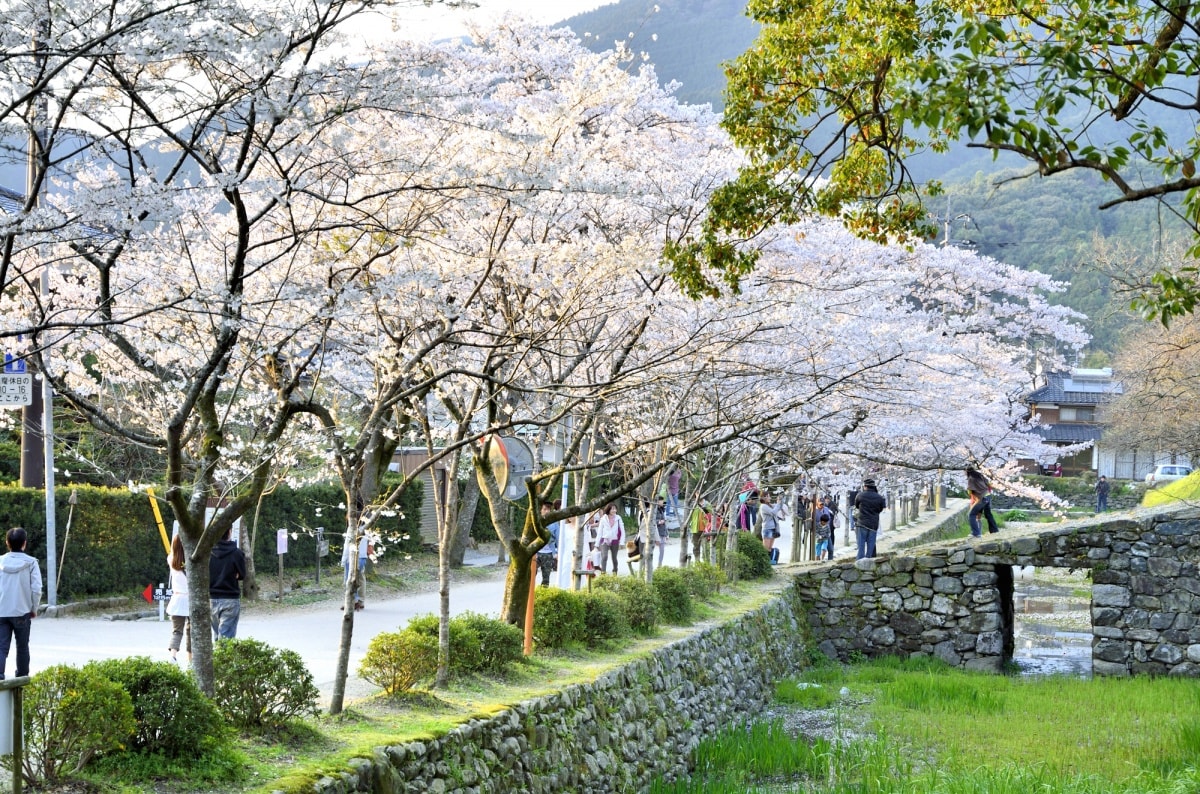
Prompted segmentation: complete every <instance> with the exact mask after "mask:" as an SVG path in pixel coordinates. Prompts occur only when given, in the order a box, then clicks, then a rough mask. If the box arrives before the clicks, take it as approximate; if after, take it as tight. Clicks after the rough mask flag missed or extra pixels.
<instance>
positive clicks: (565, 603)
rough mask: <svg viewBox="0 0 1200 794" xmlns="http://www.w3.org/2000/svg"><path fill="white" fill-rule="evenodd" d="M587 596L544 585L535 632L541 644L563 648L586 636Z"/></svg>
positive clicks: (535, 610)
mask: <svg viewBox="0 0 1200 794" xmlns="http://www.w3.org/2000/svg"><path fill="white" fill-rule="evenodd" d="M584 615H585V607H584V604H583V597H582V596H581V595H579V593H576V592H574V591H572V590H559V589H557V588H547V587H544V588H541V589H539V590H538V591H537V600H536V602H535V603H534V607H533V636H534V639H536V640H537V643H538V645H544V646H546V647H547V648H562V647H563V646H565V645H567V644H569V643H572V642H581V641H583V640H584V639H586V632H587V626H586V623H585V618H584Z"/></svg>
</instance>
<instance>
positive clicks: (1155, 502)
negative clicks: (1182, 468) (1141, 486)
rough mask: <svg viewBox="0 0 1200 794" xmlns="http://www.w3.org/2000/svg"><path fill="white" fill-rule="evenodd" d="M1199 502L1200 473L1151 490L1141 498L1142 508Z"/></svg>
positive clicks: (1194, 473)
mask: <svg viewBox="0 0 1200 794" xmlns="http://www.w3.org/2000/svg"><path fill="white" fill-rule="evenodd" d="M1196 500H1200V471H1196V472H1193V473H1192V474H1189V475H1188V476H1187V477H1184V478H1183V479H1182V480H1176V481H1175V482H1169V483H1167V484H1166V485H1163V486H1161V487H1159V488H1151V489H1150V490H1148V491H1146V495H1145V496H1143V497H1142V507H1158V506H1159V505H1165V504H1173V503H1175V502H1192V501H1196Z"/></svg>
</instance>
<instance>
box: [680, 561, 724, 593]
mask: <svg viewBox="0 0 1200 794" xmlns="http://www.w3.org/2000/svg"><path fill="white" fill-rule="evenodd" d="M680 570H681V571H683V580H684V582H686V583H687V587H688V592H690V593H691V594H692V595H693V596H694V597H696V598H699V599H701V600H708V599H710V598H712V597H713V596H715V595H716V594H717V593H719V592H721V585H723V584H725V572H724V571H722V570H721V569H720V568H718V567H717V566H715V565H713V564H712V563H711V562H693V563H692V564H691V565H689V566H688V567H687V568H681V569H680Z"/></svg>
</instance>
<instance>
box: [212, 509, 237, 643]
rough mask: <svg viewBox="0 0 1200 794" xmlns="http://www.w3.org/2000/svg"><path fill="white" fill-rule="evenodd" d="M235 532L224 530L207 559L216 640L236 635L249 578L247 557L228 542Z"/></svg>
mask: <svg viewBox="0 0 1200 794" xmlns="http://www.w3.org/2000/svg"><path fill="white" fill-rule="evenodd" d="M231 532H232V529H227V530H225V534H224V535H222V536H221V540H220V542H219V543H217V545H215V546H213V550H212V556H211V557H209V559H208V598H209V601H210V602H211V603H210V607H211V615H212V630H213V639H214V640H231V639H233V638H234V637H236V636H237V624H238V618H239V617H241V614H242V582H243V581H245V579H246V555H245V554H243V553H242V550H241V549H239V548H238V547H237V544H236V543H234V542H233V541H232V540H230V539H229V536H230V533H231Z"/></svg>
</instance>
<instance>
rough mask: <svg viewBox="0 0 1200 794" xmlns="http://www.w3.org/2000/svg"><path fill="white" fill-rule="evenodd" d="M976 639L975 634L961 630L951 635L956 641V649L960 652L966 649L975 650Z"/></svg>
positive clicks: (954, 641)
mask: <svg viewBox="0 0 1200 794" xmlns="http://www.w3.org/2000/svg"><path fill="white" fill-rule="evenodd" d="M976 639H977V638H976V636H975V635H974V634H970V633H968V632H965V631H960V632H958V633H957V634H955V635H954V636H953V637H951V638H950V641H951V642H953V643H954V650H956V651H958V652H959V653H963V652H964V651H973V650H975V641H976Z"/></svg>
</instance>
